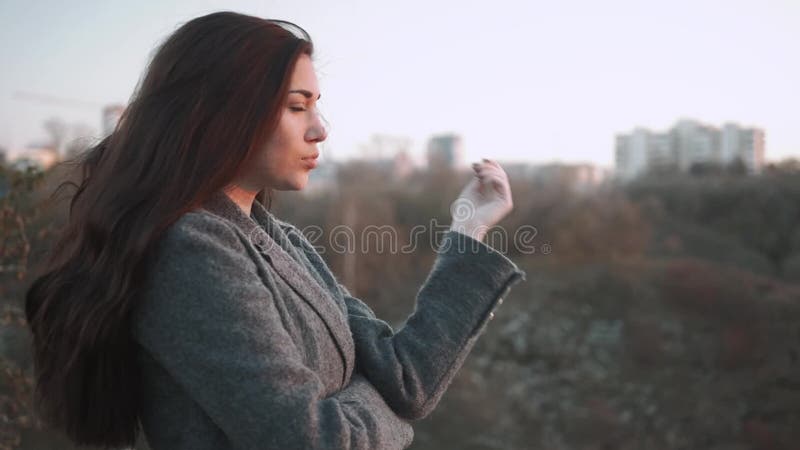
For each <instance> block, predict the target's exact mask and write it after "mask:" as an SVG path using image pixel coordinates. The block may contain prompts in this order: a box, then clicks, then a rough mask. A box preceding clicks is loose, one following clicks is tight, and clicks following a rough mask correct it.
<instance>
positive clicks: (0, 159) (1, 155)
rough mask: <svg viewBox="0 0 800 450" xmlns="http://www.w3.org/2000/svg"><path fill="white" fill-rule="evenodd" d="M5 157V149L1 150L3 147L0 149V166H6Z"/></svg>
mask: <svg viewBox="0 0 800 450" xmlns="http://www.w3.org/2000/svg"><path fill="white" fill-rule="evenodd" d="M7 155H8V152H7V151H6V149H5V148H3V147H0V166H5V165H6V158H7Z"/></svg>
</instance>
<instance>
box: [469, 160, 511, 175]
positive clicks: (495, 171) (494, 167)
mask: <svg viewBox="0 0 800 450" xmlns="http://www.w3.org/2000/svg"><path fill="white" fill-rule="evenodd" d="M472 169H473V170H474V171H475V175H477V176H478V178H479V179H481V180H483V179H484V177H486V176H494V175H497V176H499V177H501V178H504V179H508V175H506V172H505V170H503V168H502V167H500V164H498V163H497V161H494V160H491V159H486V158H484V159H483V161H482V162H480V163H473V164H472Z"/></svg>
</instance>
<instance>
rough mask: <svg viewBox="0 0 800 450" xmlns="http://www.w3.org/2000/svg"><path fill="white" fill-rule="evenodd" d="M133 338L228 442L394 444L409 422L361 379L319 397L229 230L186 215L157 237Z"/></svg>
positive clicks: (409, 434) (244, 445) (319, 388)
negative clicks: (156, 246)
mask: <svg viewBox="0 0 800 450" xmlns="http://www.w3.org/2000/svg"><path fill="white" fill-rule="evenodd" d="M154 261H155V262H154V263H153V264H152V265H151V267H150V271H149V275H148V279H147V283H146V284H145V288H144V295H142V296H141V299H142V301H141V303H140V304H139V305H138V307H137V308H136V309H135V310H134V315H133V320H132V331H133V333H134V337H135V339H136V340H137V341H138V342H139V344H140V345H141V346H142V347H143V349H144V350H145V351H147V352H149V353H150V354H151V355H152V356H153V358H155V359H156V360H157V361H158V362H159V363H160V364H161V365H163V367H164V368H165V370H167V371H168V372H169V373H170V374H171V376H173V377H174V379H175V380H176V382H177V383H178V384H179V385H180V386H181V387H182V388H183V389H185V391H186V392H187V393H188V395H190V396H191V397H192V398H193V399H194V400H195V401H196V402H197V403H198V405H199V406H200V407H201V408H202V409H203V410H204V411H205V412H206V414H207V415H208V416H209V417H210V418H211V419H212V420H213V421H214V422H215V423H216V424H217V425H218V426H219V427H220V428H221V429H222V430H223V432H224V433H225V434H226V435H227V437H228V438H229V439H230V442H231V443H232V445H233V447H234V448H237V449H241V450H245V449H247V450H253V449H272V448H276V449H277V448H281V449H286V448H298V449H299V448H305V449H373V448H386V449H400V448H405V447H407V446H408V445H410V443H411V440H412V438H413V431H412V428H411V426H410V425H409V424H408V422H406V421H405V420H403V419H400V418H399V417H398V416H397V415H396V414H395V413H394V412H393V411H392V410H391V409H390V408H389V407H388V405H387V404H386V403H385V400H384V399H383V398H382V396H381V395H380V393H378V392H377V391H376V389H375V388H374V387H373V385H372V384H371V383H370V382H368V381H367V380H366V379H365V378H364V377H362V376H358V375H354V376H353V377H352V380H351V383H350V384H349V385H348V386H347V387H346V388H344V389H342V390H341V391H339V392H338V393H336V394H334V395H330V396H326V395H325V393H324V385H323V383H322V381H321V380H320V379H319V377H318V375H317V374H316V373H315V372H314V371H312V370H311V369H310V368H308V367H307V366H305V365H304V364H303V363H302V360H301V357H300V353H299V352H298V349H297V348H296V347H295V344H294V343H293V341H292V339H291V338H290V336H289V335H288V333H287V332H286V330H285V329H284V328H283V325H282V323H281V320H280V317H279V314H278V312H277V310H276V309H275V305H274V303H273V301H272V296H271V293H270V291H269V290H268V289H267V288H266V287H265V286H264V285H263V283H262V281H261V279H260V277H258V275H257V273H256V266H255V264H254V263H253V261H252V260H251V259H250V258H249V257H248V256H247V254H246V251H245V247H244V245H243V244H242V242H241V241H240V240H239V237H238V236H237V235H236V233H235V232H234V230H233V229H232V228H231V227H230V226H229V225H227V224H226V223H224V222H223V221H221V220H219V219H216V218H214V217H213V216H210V215H207V214H204V213H189V214H186V215H184V216H183V218H182V219H181V220H180V221H179V222H177V223H176V224H175V225H173V227H171V228H170V230H169V231H168V233H167V234H166V235H165V236H164V238H162V240H161V243H160V245H159V251H158V255H157V256H156V257H155V260H154Z"/></svg>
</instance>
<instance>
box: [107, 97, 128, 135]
mask: <svg viewBox="0 0 800 450" xmlns="http://www.w3.org/2000/svg"><path fill="white" fill-rule="evenodd" d="M124 112H125V105H119V104H114V105H107V106H105V107H104V108H103V117H102V122H103V136H108V135H109V134H111V133H113V132H114V129H115V128H116V127H117V122H119V119H120V118H121V117H122V113H124Z"/></svg>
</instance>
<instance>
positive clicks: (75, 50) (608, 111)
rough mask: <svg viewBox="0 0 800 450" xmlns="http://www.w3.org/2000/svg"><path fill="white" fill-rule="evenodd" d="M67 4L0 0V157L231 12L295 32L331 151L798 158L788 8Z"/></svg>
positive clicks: (686, 1)
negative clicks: (742, 142)
mask: <svg viewBox="0 0 800 450" xmlns="http://www.w3.org/2000/svg"><path fill="white" fill-rule="evenodd" d="M72 3H73V4H69V5H67V4H65V3H63V2H56V1H50V0H48V1H33V2H31V1H20V0H0V67H2V70H0V147H5V148H6V149H9V150H11V151H12V152H14V151H15V150H18V149H21V148H23V147H24V146H26V145H28V144H32V143H35V142H43V141H45V138H46V136H47V135H46V133H45V132H44V129H43V128H42V123H43V122H44V120H46V119H47V118H48V117H52V116H57V117H60V118H62V119H64V120H65V121H66V122H68V123H79V122H83V123H85V124H87V125H89V126H91V127H93V128H94V129H95V130H96V131H97V133H99V130H100V107H99V106H92V104H94V105H102V104H107V103H113V102H119V103H125V102H127V100H128V98H129V97H130V95H131V93H132V91H133V89H134V87H135V85H136V82H137V80H138V79H139V77H140V76H141V74H142V71H143V70H144V69H145V65H146V63H147V61H148V58H149V54H150V51H151V50H152V49H153V48H154V47H155V46H156V45H157V44H158V43H159V42H160V41H161V40H162V39H163V38H165V37H166V36H167V35H168V34H169V33H171V32H172V31H173V30H175V29H176V28H177V27H178V26H179V25H180V24H181V23H183V22H185V21H187V20H189V19H191V18H193V17H196V16H199V15H203V14H206V13H209V12H213V11H219V10H233V11H238V12H242V13H246V14H253V15H258V16H261V17H268V18H278V19H285V20H289V21H292V22H295V23H297V24H298V25H300V26H302V27H303V28H305V29H306V30H307V31H308V32H309V33H310V34H311V37H312V39H313V40H314V43H315V46H316V55H315V60H316V65H317V70H318V76H319V79H320V87H321V89H322V93H323V96H322V100H321V101H320V107H321V108H322V110H323V113H324V114H325V116H326V118H327V119H328V121H329V122H330V123H331V125H332V128H331V131H330V134H329V138H328V141H327V142H326V143H325V144H324V146H323V147H322V152H323V155H333V157H334V158H337V159H339V158H346V157H348V156H352V155H356V154H358V148H359V145H360V144H362V143H366V142H367V141H369V138H370V136H371V135H372V134H374V133H383V134H390V135H400V136H407V137H409V138H411V139H412V142H413V145H414V146H413V148H412V150H413V151H414V153H415V154H416V155H422V152H423V149H424V146H425V143H426V140H427V138H428V137H429V136H430V135H432V134H436V133H445V132H456V133H458V134H460V135H461V136H462V138H463V141H464V146H465V150H466V156H467V158H468V160H474V159H477V158H481V157H484V156H485V157H492V158H496V159H500V160H520V161H530V162H546V161H554V160H560V161H565V162H593V163H597V164H600V165H604V166H611V165H612V164H613V142H614V135H615V134H616V133H621V132H629V131H630V130H631V129H633V128H634V127H636V126H645V127H649V128H651V129H654V130H665V129H667V128H669V127H670V126H671V125H672V124H673V123H675V122H676V121H677V120H678V119H680V118H693V119H697V120H700V121H702V122H705V123H709V124H711V125H716V126H720V125H722V123H723V122H727V121H734V122H738V123H740V124H741V125H745V126H757V127H760V128H763V129H764V130H765V131H766V151H767V158H768V159H769V160H778V159H781V158H784V157H788V156H796V157H800V56H798V55H800V26H798V25H800V0H725V1H708V0H671V1H669V2H664V1H659V2H655V1H652V2H650V1H632V0H608V1H604V2H598V1H596V0H592V1H559V2H553V1H546V2H545V1H511V0H494V1H490V2H486V1H480V2H477V1H464V0H461V1H418V0H405V1H398V2H381V1H351V0H344V1H330V0H327V1H303V0H293V1H282V2H277V1H244V0H241V1H210V0H209V1H196V0H194V1H188V0H187V1H172V2H170V1H158V2H156V1H149V2H148V1H139V2H132V1H130V0H126V1H116V0H115V1H108V0H103V1H99V0H90V1H80V2H72ZM15 92H34V93H40V94H43V95H50V96H55V97H61V98H68V99H78V100H82V101H85V102H88V105H83V106H71V107H67V106H59V105H52V104H46V103H41V102H35V101H31V100H20V99H19V98H15ZM323 160H324V157H323Z"/></svg>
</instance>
